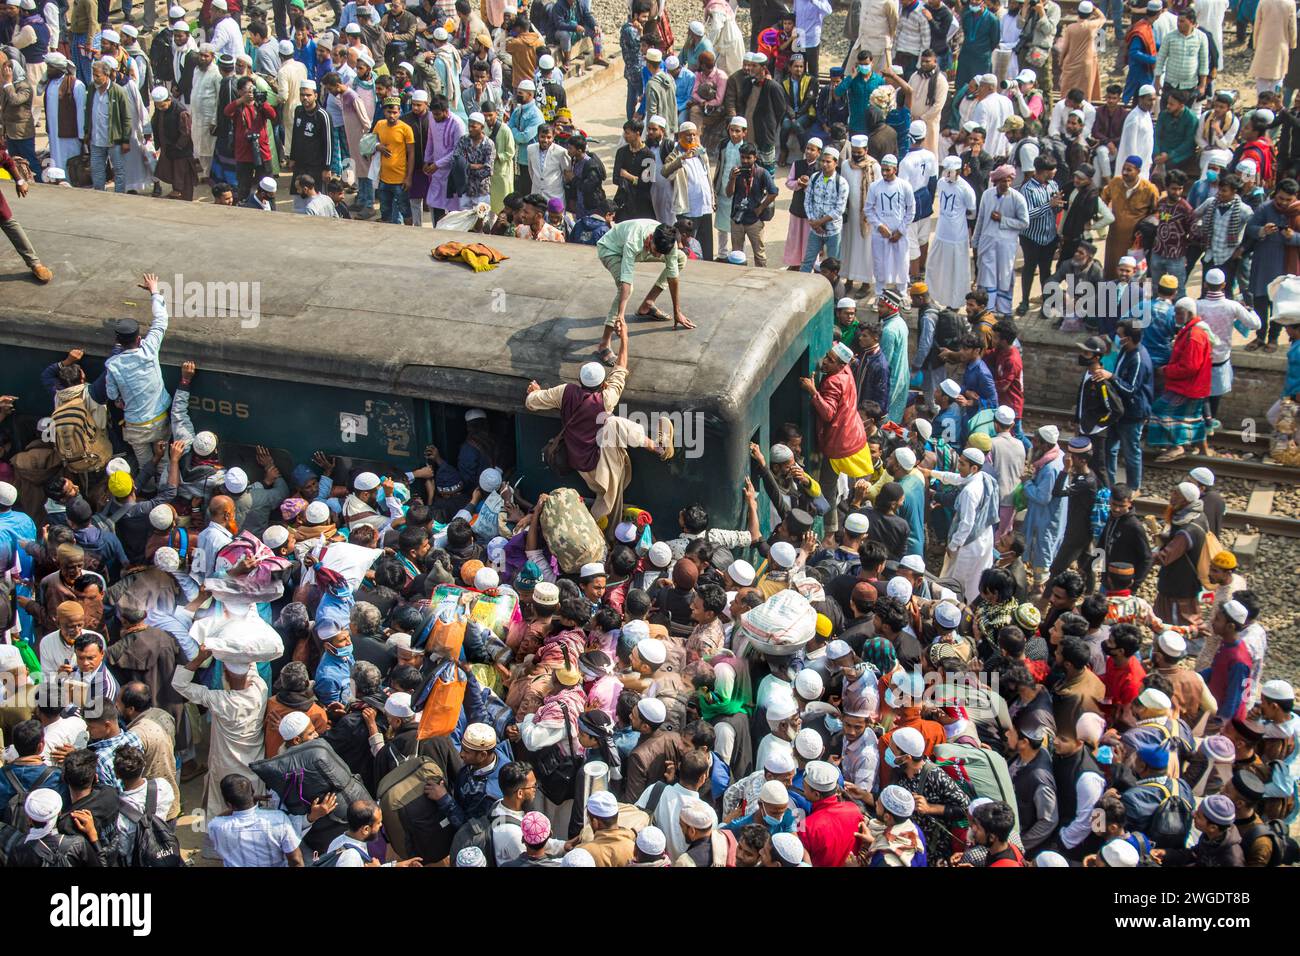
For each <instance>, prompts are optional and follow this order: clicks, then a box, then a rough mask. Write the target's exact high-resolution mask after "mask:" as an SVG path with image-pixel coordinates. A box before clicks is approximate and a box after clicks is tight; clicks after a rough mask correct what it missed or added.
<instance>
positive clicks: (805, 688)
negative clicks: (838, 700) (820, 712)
mask: <svg viewBox="0 0 1300 956" xmlns="http://www.w3.org/2000/svg"><path fill="white" fill-rule="evenodd" d="M825 689H826V684H825V683H824V682H823V681H822V675H821V674H819V673H817V671H815V670H813V669H812V668H811V667H805V668H804V669H803V670H801V671H800V672H799V676H798V677H796V678H795V679H794V690H795V693H796V694H798V695H799V696H800V697H802V698H803V699H804V700H819V699H820V698H821V696H822V691H823V690H825Z"/></svg>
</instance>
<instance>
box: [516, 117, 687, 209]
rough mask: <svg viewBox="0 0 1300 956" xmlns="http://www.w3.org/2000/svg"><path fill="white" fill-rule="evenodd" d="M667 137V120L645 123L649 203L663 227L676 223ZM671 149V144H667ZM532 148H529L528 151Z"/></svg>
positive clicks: (663, 118) (650, 120)
mask: <svg viewBox="0 0 1300 956" xmlns="http://www.w3.org/2000/svg"><path fill="white" fill-rule="evenodd" d="M667 135H668V118H667V117H666V116H660V115H659V114H657V113H656V114H655V115H654V116H651V117H650V118H649V119H648V120H647V121H646V140H645V144H646V146H648V147H649V148H650V152H651V154H652V155H653V156H654V164H655V170H654V181H653V183H651V186H650V202H651V204H652V205H653V206H654V210H655V218H656V219H658V220H659V221H660V222H662V223H663V224H664V225H665V226H671V225H672V224H673V223H675V222H676V221H677V211H676V207H677V189H676V184H675V182H674V180H673V177H672V176H665V175H664V174H663V169H664V146H665V143H664V139H665V137H666V136H667ZM667 145H668V146H670V147H671V145H672V144H671V143H668V144H667ZM531 148H532V147H531V146H530V147H529V149H531Z"/></svg>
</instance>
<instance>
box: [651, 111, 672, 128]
mask: <svg viewBox="0 0 1300 956" xmlns="http://www.w3.org/2000/svg"><path fill="white" fill-rule="evenodd" d="M646 124H647V125H649V126H658V127H660V128H661V129H667V128H668V120H666V119H664V118H663V117H662V116H660V115H659V114H658V113H655V114H654V115H653V116H651V117H650V118H649V119H648V120H646Z"/></svg>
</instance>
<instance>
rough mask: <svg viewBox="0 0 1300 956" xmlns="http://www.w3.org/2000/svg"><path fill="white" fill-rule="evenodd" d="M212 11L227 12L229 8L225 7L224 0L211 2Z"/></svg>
mask: <svg viewBox="0 0 1300 956" xmlns="http://www.w3.org/2000/svg"><path fill="white" fill-rule="evenodd" d="M212 9H213V10H229V9H230V7H229V6H228V5H227V3H226V0H212Z"/></svg>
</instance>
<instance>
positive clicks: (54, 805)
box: [23, 787, 63, 823]
mask: <svg viewBox="0 0 1300 956" xmlns="http://www.w3.org/2000/svg"><path fill="white" fill-rule="evenodd" d="M62 809H63V798H62V797H61V796H59V792H58V791H57V790H51V789H50V788H49V787H37V788H36V789H35V790H33V791H32V792H31V793H29V794H27V799H26V800H24V801H23V810H25V811H26V812H27V817H28V819H30V820H31V821H32V822H33V823H49V822H50V821H51V820H53V819H54V818H55V817H57V816H58V815H59V812H60V811H61V810H62Z"/></svg>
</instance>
